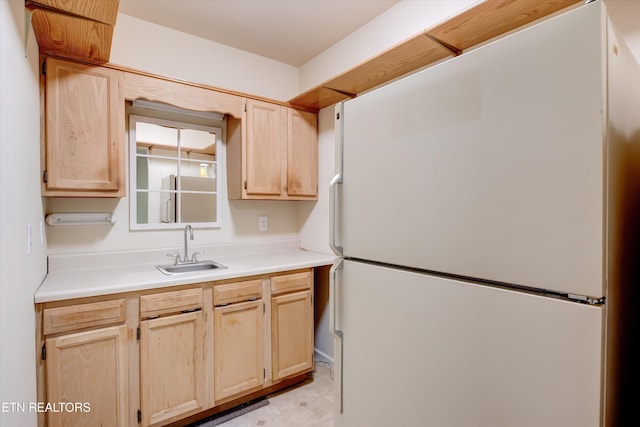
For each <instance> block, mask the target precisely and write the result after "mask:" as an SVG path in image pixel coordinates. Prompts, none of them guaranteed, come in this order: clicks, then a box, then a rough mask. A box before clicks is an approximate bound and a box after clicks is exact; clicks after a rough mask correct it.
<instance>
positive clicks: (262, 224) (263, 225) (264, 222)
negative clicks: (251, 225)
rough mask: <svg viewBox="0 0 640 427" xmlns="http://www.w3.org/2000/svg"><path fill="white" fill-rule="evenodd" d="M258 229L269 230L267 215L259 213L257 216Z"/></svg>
mask: <svg viewBox="0 0 640 427" xmlns="http://www.w3.org/2000/svg"><path fill="white" fill-rule="evenodd" d="M258 230H260V231H267V230H269V217H268V216H266V215H260V216H259V217H258Z"/></svg>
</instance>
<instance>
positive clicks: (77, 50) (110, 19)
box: [25, 0, 119, 63]
mask: <svg viewBox="0 0 640 427" xmlns="http://www.w3.org/2000/svg"><path fill="white" fill-rule="evenodd" d="M25 4H26V7H27V8H28V9H30V10H31V11H32V15H31V22H32V24H33V29H34V32H35V35H36V39H37V41H38V47H39V49H40V53H41V54H45V55H52V56H58V57H63V58H69V59H76V60H80V61H83V62H92V63H106V62H109V55H110V53H111V40H112V38H113V26H114V25H115V22H116V17H117V15H118V4H119V0H101V1H87V0H27V1H26V3H25Z"/></svg>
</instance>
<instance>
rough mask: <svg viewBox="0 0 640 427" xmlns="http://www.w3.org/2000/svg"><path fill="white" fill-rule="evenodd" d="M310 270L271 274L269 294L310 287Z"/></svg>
mask: <svg viewBox="0 0 640 427" xmlns="http://www.w3.org/2000/svg"><path fill="white" fill-rule="evenodd" d="M312 283H313V282H312V276H311V271H304V272H300V273H293V274H285V275H281V276H273V277H272V278H271V295H278V294H282V293H285V292H294V291H300V290H305V289H311V286H312Z"/></svg>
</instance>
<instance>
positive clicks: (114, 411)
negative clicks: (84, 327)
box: [46, 325, 129, 427]
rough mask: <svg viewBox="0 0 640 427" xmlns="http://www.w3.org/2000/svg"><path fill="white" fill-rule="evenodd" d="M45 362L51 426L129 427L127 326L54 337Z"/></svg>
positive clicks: (51, 339) (50, 339)
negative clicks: (50, 408)
mask: <svg viewBox="0 0 640 427" xmlns="http://www.w3.org/2000/svg"><path fill="white" fill-rule="evenodd" d="M46 362H47V363H46V372H47V388H46V389H47V401H48V402H50V404H51V405H54V406H55V405H58V406H60V405H61V403H60V402H65V404H64V408H62V407H57V408H56V407H54V408H52V410H51V411H47V414H48V425H49V426H51V427H57V426H65V427H67V426H78V427H80V426H99V425H104V426H121V427H124V426H126V425H127V416H128V410H129V406H128V404H129V399H128V383H127V328H126V326H124V325H120V326H111V327H107V328H100V329H95V330H90V331H84V332H78V333H72V334H67V335H61V336H58V337H55V338H49V339H47V340H46ZM69 404H71V406H73V407H71V406H69Z"/></svg>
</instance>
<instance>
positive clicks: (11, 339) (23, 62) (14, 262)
mask: <svg viewBox="0 0 640 427" xmlns="http://www.w3.org/2000/svg"><path fill="white" fill-rule="evenodd" d="M25 22H28V21H27V20H26V19H25V8H24V1H23V0H4V1H0V93H1V94H2V96H0V343H1V344H0V402H2V403H11V402H16V403H23V404H25V405H28V404H29V402H35V401H36V375H35V374H36V372H35V366H36V363H35V361H36V352H35V319H34V310H33V293H34V292H35V290H36V289H37V287H38V286H39V285H40V283H41V282H42V280H43V278H44V276H45V274H46V245H43V246H41V245H40V238H39V223H40V221H41V220H42V201H41V197H40V184H39V178H40V167H39V162H40V126H39V116H40V104H39V95H38V70H39V68H38V49H37V46H36V44H35V39H34V36H33V31H30V32H29V31H27V29H26V28H27V27H26V25H25ZM27 34H28V35H29V37H28V40H29V43H28V45H27V44H26V43H25V38H26V35H27ZM25 46H27V48H26V51H25ZM28 224H31V225H32V226H33V231H34V238H33V243H34V245H33V249H32V253H31V255H27V243H26V241H27V231H26V230H27V225H28ZM9 409H11V408H10V407H9ZM35 415H36V414H35V413H29V412H28V410H27V411H26V412H21V411H11V410H9V412H4V411H0V425H1V426H6V427H14V426H29V425H35V424H36V417H35Z"/></svg>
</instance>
